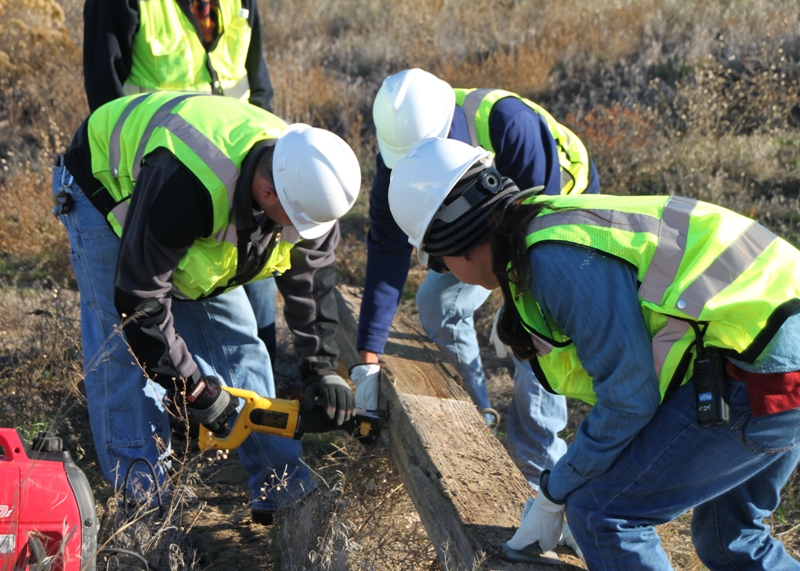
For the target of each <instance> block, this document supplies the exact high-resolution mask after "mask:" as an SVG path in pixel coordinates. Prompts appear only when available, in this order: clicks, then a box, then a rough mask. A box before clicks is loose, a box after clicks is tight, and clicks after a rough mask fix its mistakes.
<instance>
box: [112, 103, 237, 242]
mask: <svg viewBox="0 0 800 571" xmlns="http://www.w3.org/2000/svg"><path fill="white" fill-rule="evenodd" d="M196 95H197V94H194V93H186V94H183V95H179V96H177V97H175V98H173V99H171V100H170V101H168V102H166V103H165V104H164V105H162V106H161V107H160V108H159V109H158V111H156V113H155V114H154V115H153V117H152V118H151V119H150V121H149V122H148V124H147V127H145V130H144V133H143V135H142V138H141V139H140V141H139V145H138V146H137V148H136V154H135V155H134V160H133V166H132V168H131V178H132V179H133V180H134V181H135V180H136V179H137V177H138V175H139V171H140V170H141V168H142V159H143V158H144V154H145V149H146V148H147V143H148V142H149V140H150V137H151V136H152V134H153V131H155V129H156V128H158V127H163V128H165V129H167V130H168V131H169V132H170V133H172V135H173V136H174V137H176V138H178V139H180V140H181V141H183V142H184V143H185V144H186V146H187V147H189V148H191V149H192V150H193V151H194V152H195V153H196V154H197V156H198V157H199V158H200V160H201V161H203V162H204V163H205V164H206V165H208V167H209V168H210V169H211V171H212V172H213V173H214V174H215V175H216V176H217V178H218V179H219V180H221V181H225V187H226V189H227V192H228V204H229V205H230V204H231V203H232V202H233V193H234V191H235V190H236V181H237V180H238V177H239V168H238V167H237V166H236V165H235V164H233V162H232V161H231V160H230V158H228V157H227V156H226V155H225V154H224V153H223V152H222V151H221V150H220V149H219V147H217V146H216V145H215V144H214V143H213V142H212V141H210V140H209V139H208V137H206V136H205V135H204V134H203V133H201V132H200V131H198V130H197V128H196V127H194V126H193V125H191V124H190V123H189V122H188V121H186V119H184V118H183V117H181V116H180V115H175V114H173V113H172V110H173V109H174V108H175V107H177V106H178V105H179V104H180V103H182V102H183V101H185V100H186V99H187V98H189V97H195V96H196ZM142 101H144V99H143V98H141V97H137V98H135V99H134V100H133V101H131V103H130V104H129V105H128V106H127V107H126V108H125V111H124V112H123V115H122V116H120V118H119V120H118V121H117V124H116V125H114V128H113V130H112V134H111V141H110V145H109V153H108V156H109V170H110V171H111V172H112V173H117V174H116V175H115V176H114V178H117V176H118V173H119V161H120V156H121V151H120V146H121V142H120V138H121V133H122V126H123V125H124V123H125V120H126V119H127V118H128V116H129V115H130V113H131V112H132V111H133V109H134V108H135V107H136V106H138V105H139V104H140V103H141V102H142ZM127 211H128V209H127V208H124V209H119V208H115V209H114V210H112V213H113V214H114V217H115V218H116V219H117V222H118V224H119V225H120V227H122V226H124V225H125V214H127ZM231 227H232V228H233V230H232V234H233V238H232V239H229V238H228V236H227V235H226V234H230V233H231ZM223 238H224V239H225V240H226V241H228V242H230V243H231V244H233V245H234V246H235V245H236V225H235V224H231V225H229V226H228V229H227V230H226V231H225V233H223V234H222V235H220V233H218V234H217V242H221V241H222V239H223Z"/></svg>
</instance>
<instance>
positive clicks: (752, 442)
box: [731, 409, 800, 454]
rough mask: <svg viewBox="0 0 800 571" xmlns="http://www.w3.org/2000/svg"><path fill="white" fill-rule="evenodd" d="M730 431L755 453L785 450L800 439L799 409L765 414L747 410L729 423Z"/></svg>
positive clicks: (774, 452) (771, 452) (789, 448)
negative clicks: (754, 413) (755, 414)
mask: <svg viewBox="0 0 800 571" xmlns="http://www.w3.org/2000/svg"><path fill="white" fill-rule="evenodd" d="M731 432H733V434H734V436H736V438H738V439H739V441H740V442H741V443H742V444H743V445H744V446H745V448H747V449H748V450H749V451H750V452H753V453H755V454H777V453H780V452H786V451H787V450H791V449H792V448H794V447H795V446H796V445H797V443H798V441H800V409H792V410H785V411H783V412H778V413H775V414H768V415H765V416H753V413H752V412H749V411H748V412H745V413H744V414H743V415H742V416H741V417H739V419H738V420H737V421H736V422H734V423H733V425H731Z"/></svg>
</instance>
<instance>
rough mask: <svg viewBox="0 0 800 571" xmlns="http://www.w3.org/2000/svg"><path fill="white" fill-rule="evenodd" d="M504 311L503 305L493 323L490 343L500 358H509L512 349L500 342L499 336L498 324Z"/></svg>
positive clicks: (495, 314) (498, 309) (496, 313)
mask: <svg viewBox="0 0 800 571" xmlns="http://www.w3.org/2000/svg"><path fill="white" fill-rule="evenodd" d="M502 311H503V304H502V303H501V304H500V307H498V308H497V311H496V312H495V313H494V321H492V334H491V335H489V343H492V344H493V345H494V352H495V353H496V354H497V356H498V357H501V358H502V357H508V356H509V355H510V354H511V349H510V348H509V347H508V345H506V344H505V343H503V342H502V341H500V337H499V336H498V335H497V322H498V321H500V313H501V312H502Z"/></svg>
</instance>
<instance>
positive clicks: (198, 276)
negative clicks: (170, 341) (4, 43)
mask: <svg viewBox="0 0 800 571" xmlns="http://www.w3.org/2000/svg"><path fill="white" fill-rule="evenodd" d="M212 98H213V105H209V103H208V102H209V100H211V99H212ZM286 127H287V125H286V123H285V122H284V121H283V120H282V119H279V118H278V117H276V116H274V115H272V114H271V113H269V112H267V111H264V110H263V109H260V108H258V107H256V106H254V105H250V104H247V103H243V102H241V101H238V100H236V99H232V98H228V97H213V96H204V95H197V94H188V93H174V92H156V93H150V94H144V95H134V96H126V97H122V98H120V99H117V100H115V101H112V102H111V103H107V104H106V105H103V106H102V107H100V108H99V109H98V110H97V111H95V112H94V113H92V115H91V116H90V117H89V121H88V127H87V137H88V140H89V146H90V148H91V155H92V173H93V175H94V177H95V178H96V179H97V180H98V181H100V182H101V183H102V185H103V187H104V188H102V189H101V190H100V191H99V192H98V193H95V195H93V196H91V197H89V198H90V200H91V201H92V203H93V204H94V205H95V206H97V207H98V209H99V210H100V211H101V212H102V213H103V214H104V215H105V216H106V219H107V220H108V223H109V225H110V226H111V228H112V229H113V230H114V232H115V233H116V234H117V236H121V235H122V228H123V226H124V223H125V216H126V214H127V211H128V206H129V204H130V200H131V195H132V194H133V193H134V192H135V191H136V187H135V181H136V177H137V175H138V173H139V169H140V167H141V164H142V157H144V156H145V155H146V154H148V153H150V152H152V151H153V150H155V149H157V148H160V147H163V148H165V149H168V150H169V151H170V152H171V153H172V154H174V155H175V156H176V157H177V159H178V160H179V161H180V162H181V163H183V164H184V165H185V166H186V167H187V168H189V170H191V171H192V173H194V175H195V176H196V177H197V178H198V180H199V181H200V182H201V183H202V184H203V186H205V188H206V189H207V190H208V193H209V196H210V197H211V204H212V205H213V211H214V221H213V230H212V233H211V236H210V237H208V238H201V239H199V240H196V241H195V243H194V244H193V245H192V246H191V247H190V248H189V250H188V252H187V253H186V255H185V256H184V258H183V259H182V260H181V262H180V264H179V265H178V268H177V270H176V271H175V273H174V275H173V285H174V287H175V288H177V290H178V291H174V292H173V293H174V294H175V295H177V296H179V297H185V298H188V299H198V298H201V297H204V296H208V295H211V294H217V293H221V291H224V288H226V287H228V286H230V287H235V286H236V285H241V284H242V283H246V282H250V281H255V280H258V279H262V278H265V277H270V276H273V275H276V274H280V273H282V272H284V271H286V270H287V269H288V268H289V267H290V261H289V253H290V250H291V248H292V246H293V244H292V243H289V242H285V241H282V240H280V236H279V235H278V234H276V236H275V239H274V242H273V245H272V247H271V251H270V252H269V253H268V255H267V256H266V258H265V262H264V265H263V266H262V267H261V269H260V271H258V273H256V274H255V275H252V276H250V275H248V276H241V275H237V266H238V255H239V253H240V252H239V250H240V248H239V244H238V240H239V237H237V228H236V223H237V221H236V220H235V219H234V216H233V213H232V210H231V206H232V203H233V196H234V191H235V190H236V183H237V181H238V180H239V174H240V169H241V166H242V162H243V161H244V159H245V157H246V156H247V154H248V153H249V152H250V150H251V148H252V147H253V145H255V144H256V143H257V142H259V141H263V140H266V139H277V138H278V137H279V136H280V134H281V133H283V131H284V130H285V129H286ZM249 222H250V221H239V223H240V224H246V223H249ZM251 273H252V272H251ZM220 288H222V289H220Z"/></svg>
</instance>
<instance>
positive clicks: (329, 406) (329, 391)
mask: <svg viewBox="0 0 800 571" xmlns="http://www.w3.org/2000/svg"><path fill="white" fill-rule="evenodd" d="M323 394H324V395H325V415H326V416H327V417H328V420H333V419H334V418H336V413H337V409H338V407H337V402H336V400H337V399H336V387H333V386H330V385H327V386H326V387H325V388H324V390H323ZM336 424H337V425H338V424H341V422H339V420H338V419H337V420H336Z"/></svg>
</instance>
